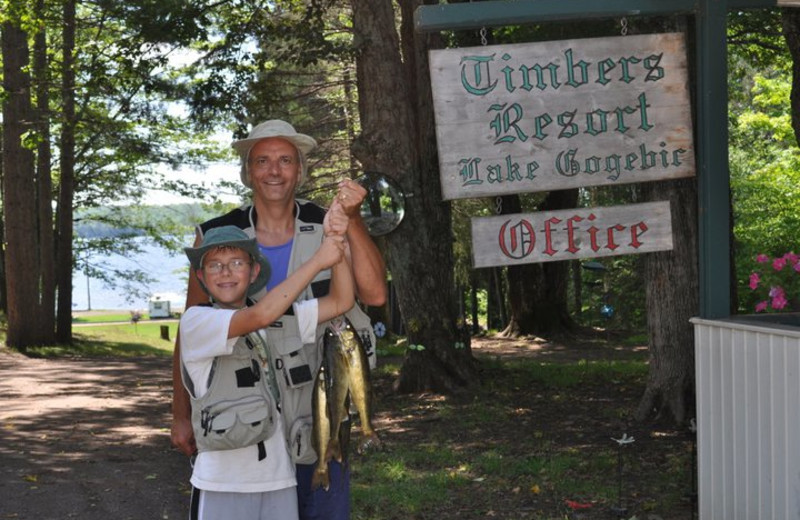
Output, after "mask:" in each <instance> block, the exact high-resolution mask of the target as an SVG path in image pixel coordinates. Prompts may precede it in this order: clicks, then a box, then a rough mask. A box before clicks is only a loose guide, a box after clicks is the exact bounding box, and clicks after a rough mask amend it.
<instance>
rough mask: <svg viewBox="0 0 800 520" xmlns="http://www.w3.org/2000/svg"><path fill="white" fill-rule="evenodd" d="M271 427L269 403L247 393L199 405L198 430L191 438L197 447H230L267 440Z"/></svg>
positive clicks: (272, 419)
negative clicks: (242, 395)
mask: <svg viewBox="0 0 800 520" xmlns="http://www.w3.org/2000/svg"><path fill="white" fill-rule="evenodd" d="M275 427H276V422H275V416H274V415H273V405H272V402H270V401H269V400H268V399H265V398H264V397H261V396H248V397H244V398H241V399H233V400H228V401H220V402H217V403H213V404H211V405H209V406H206V407H205V408H203V409H202V410H201V411H200V431H199V432H196V434H195V437H196V440H197V445H198V447H199V448H200V449H201V450H204V451H205V450H209V451H217V450H230V449H236V448H244V447H246V446H251V445H253V444H257V443H259V442H261V441H263V440H266V439H268V438H269V437H271V436H272V434H273V433H275Z"/></svg>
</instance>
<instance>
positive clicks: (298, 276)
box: [228, 236, 352, 338]
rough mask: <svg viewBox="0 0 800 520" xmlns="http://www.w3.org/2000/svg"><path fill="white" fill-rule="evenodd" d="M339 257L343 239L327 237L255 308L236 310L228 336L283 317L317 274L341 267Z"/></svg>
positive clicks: (233, 335)
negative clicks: (314, 251) (310, 255)
mask: <svg viewBox="0 0 800 520" xmlns="http://www.w3.org/2000/svg"><path fill="white" fill-rule="evenodd" d="M343 258H344V238H343V237H339V236H331V237H326V238H325V239H323V241H322V244H321V245H320V247H319V249H317V251H316V253H314V256H312V257H311V258H309V259H308V260H307V261H306V262H304V263H303V265H301V266H300V267H299V268H298V269H297V270H295V271H294V272H293V273H292V274H290V275H289V276H288V277H287V278H286V280H284V281H283V282H281V283H280V284H279V285H278V286H276V287H275V288H274V289H272V290H271V291H269V292H268V293H267V294H266V295H265V296H264V297H263V298H261V299H260V300H259V301H258V302H257V303H256V304H255V305H252V306H250V307H246V308H244V309H240V310H238V311H236V313H235V314H234V315H233V317H232V318H231V321H230V324H229V325H228V337H229V338H234V337H237V336H241V335H243V334H247V333H248V332H253V331H255V330H258V329H263V328H264V327H268V326H269V325H270V324H271V323H272V322H274V321H275V320H277V319H278V318H280V317H281V316H283V314H284V313H285V312H286V310H287V309H288V308H289V307H290V306H291V305H292V303H293V302H294V301H295V300H296V299H297V297H298V296H300V293H302V292H303V290H304V289H305V288H306V286H308V284H310V283H311V281H312V280H313V279H314V277H315V276H316V275H317V273H319V272H320V271H321V270H323V269H327V268H329V267H331V266H338V265H340V264H345V262H343ZM333 269H334V272H338V271H337V269H338V268H337V267H334V268H333ZM345 269H347V267H345ZM334 283H335V282H331V285H334ZM351 285H352V282H351ZM351 293H352V289H351ZM351 307H352V304H351Z"/></svg>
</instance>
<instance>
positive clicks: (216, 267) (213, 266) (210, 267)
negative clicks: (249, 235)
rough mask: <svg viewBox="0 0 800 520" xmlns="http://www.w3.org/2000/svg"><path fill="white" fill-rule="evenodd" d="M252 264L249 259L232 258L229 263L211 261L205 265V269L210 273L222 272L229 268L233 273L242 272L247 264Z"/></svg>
mask: <svg viewBox="0 0 800 520" xmlns="http://www.w3.org/2000/svg"><path fill="white" fill-rule="evenodd" d="M249 265H252V262H248V261H247V260H241V259H238V258H237V259H236V260H231V261H230V262H228V263H227V264H223V263H222V262H211V263H210V264H206V265H204V266H203V270H204V271H205V272H207V273H209V274H220V273H222V270H223V269H225V268H227V269H228V271H230V272H232V273H241V272H242V271H244V270H245V267H246V266H249Z"/></svg>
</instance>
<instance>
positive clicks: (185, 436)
mask: <svg viewBox="0 0 800 520" xmlns="http://www.w3.org/2000/svg"><path fill="white" fill-rule="evenodd" d="M170 440H171V441H172V445H173V446H175V447H176V448H178V450H179V451H180V452H181V453H183V454H184V455H186V456H187V457H191V456H192V455H194V454H195V453H197V444H195V442H194V431H193V430H192V421H191V419H188V418H187V417H173V418H172V431H171V432H170Z"/></svg>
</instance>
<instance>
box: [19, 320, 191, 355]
mask: <svg viewBox="0 0 800 520" xmlns="http://www.w3.org/2000/svg"><path fill="white" fill-rule="evenodd" d="M162 326H165V327H168V328H169V338H170V340H169V341H167V340H164V339H162V338H161V327H162ZM177 331H178V323H177V322H169V323H159V322H146V323H137V324H135V325H134V324H133V323H125V324H116V325H93V326H89V327H74V328H73V334H72V337H73V342H72V344H70V345H44V346H37V347H28V348H27V350H26V353H27V355H29V356H35V357H65V356H69V357H108V356H122V357H137V356H172V349H173V347H174V343H175V335H176V334H177Z"/></svg>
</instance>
